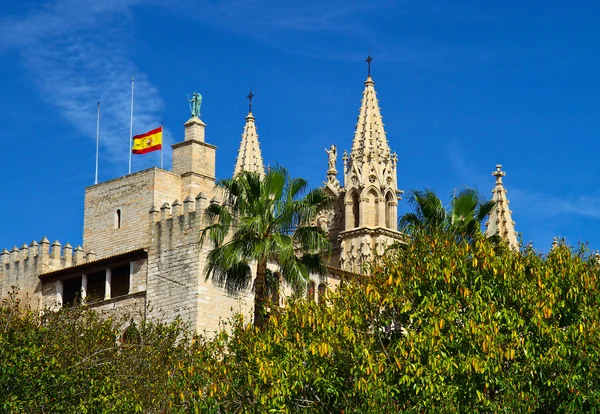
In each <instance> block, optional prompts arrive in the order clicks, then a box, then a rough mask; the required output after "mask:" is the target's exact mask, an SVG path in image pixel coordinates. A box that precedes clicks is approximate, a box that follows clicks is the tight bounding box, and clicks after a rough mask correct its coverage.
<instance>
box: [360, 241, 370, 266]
mask: <svg viewBox="0 0 600 414" xmlns="http://www.w3.org/2000/svg"><path fill="white" fill-rule="evenodd" d="M371 252H372V249H371V242H370V241H369V240H368V239H367V238H364V239H362V240H361V241H360V253H361V256H362V261H363V262H366V261H368V260H371Z"/></svg>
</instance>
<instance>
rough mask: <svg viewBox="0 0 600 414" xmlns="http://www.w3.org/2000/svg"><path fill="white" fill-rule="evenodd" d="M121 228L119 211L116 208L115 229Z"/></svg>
mask: <svg viewBox="0 0 600 414" xmlns="http://www.w3.org/2000/svg"><path fill="white" fill-rule="evenodd" d="M120 228H121V209H120V208H118V209H117V211H116V212H115V229H120Z"/></svg>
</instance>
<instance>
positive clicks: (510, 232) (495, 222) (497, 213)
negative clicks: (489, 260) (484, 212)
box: [485, 164, 519, 250]
mask: <svg viewBox="0 0 600 414" xmlns="http://www.w3.org/2000/svg"><path fill="white" fill-rule="evenodd" d="M492 175H493V176H494V177H496V186H495V187H494V189H493V190H492V194H493V195H492V200H493V201H495V202H496V206H495V207H494V209H493V210H492V212H491V213H490V218H489V220H488V221H487V223H485V226H486V229H485V236H486V237H492V236H495V235H498V236H500V238H501V239H502V240H504V241H505V242H507V243H508V245H509V246H510V247H511V248H512V249H515V250H518V249H519V243H518V242H517V233H516V232H515V222H514V221H513V220H512V216H511V214H512V211H510V209H509V207H508V205H509V204H510V202H509V201H508V198H507V197H506V193H507V191H506V189H505V188H504V185H503V184H502V177H504V176H505V175H506V173H505V172H504V171H502V165H500V164H498V165H496V171H494V172H493V173H492Z"/></svg>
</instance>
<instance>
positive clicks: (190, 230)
mask: <svg viewBox="0 0 600 414" xmlns="http://www.w3.org/2000/svg"><path fill="white" fill-rule="evenodd" d="M214 203H219V200H218V198H217V197H212V198H211V199H210V200H209V199H208V197H207V196H206V195H205V194H204V193H203V192H200V193H198V195H197V196H196V197H194V198H192V197H191V196H188V197H186V198H185V200H183V202H181V201H180V200H178V199H177V200H174V201H173V202H172V203H170V204H169V203H164V204H163V205H162V206H160V208H159V207H157V206H152V208H151V209H150V211H149V215H150V217H149V221H150V235H151V243H153V244H155V245H156V247H157V248H158V249H159V250H161V249H168V248H173V247H176V246H182V245H186V244H193V243H197V242H198V240H199V238H200V231H201V230H202V228H203V227H204V226H205V224H206V223H205V221H204V211H205V210H206V207H208V206H209V205H210V204H214Z"/></svg>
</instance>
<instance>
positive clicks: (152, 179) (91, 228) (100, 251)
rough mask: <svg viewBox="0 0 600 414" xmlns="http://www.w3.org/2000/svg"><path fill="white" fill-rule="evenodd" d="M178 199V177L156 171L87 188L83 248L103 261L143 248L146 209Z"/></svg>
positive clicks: (151, 170)
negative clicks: (119, 221)
mask: <svg viewBox="0 0 600 414" xmlns="http://www.w3.org/2000/svg"><path fill="white" fill-rule="evenodd" d="M180 197H181V177H179V176H178V175H176V174H173V173H171V172H169V171H165V170H160V169H157V168H151V169H148V170H144V171H140V172H138V173H134V174H130V175H127V176H125V177H121V178H117V179H114V180H110V181H107V182H104V183H101V184H97V185H94V186H91V187H88V188H87V189H86V192H85V210H84V211H85V214H84V232H83V243H84V248H85V249H86V250H93V251H94V252H95V253H96V254H97V255H98V257H106V256H109V255H114V254H118V253H122V252H125V251H128V250H133V249H136V248H140V247H146V246H147V244H148V225H147V223H148V210H149V207H150V206H152V205H156V204H158V205H161V204H162V203H164V202H165V201H171V200H174V199H176V198H180ZM117 210H120V213H121V223H120V226H118V225H117V223H116V221H117V217H116V216H117ZM117 227H119V228H117Z"/></svg>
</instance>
